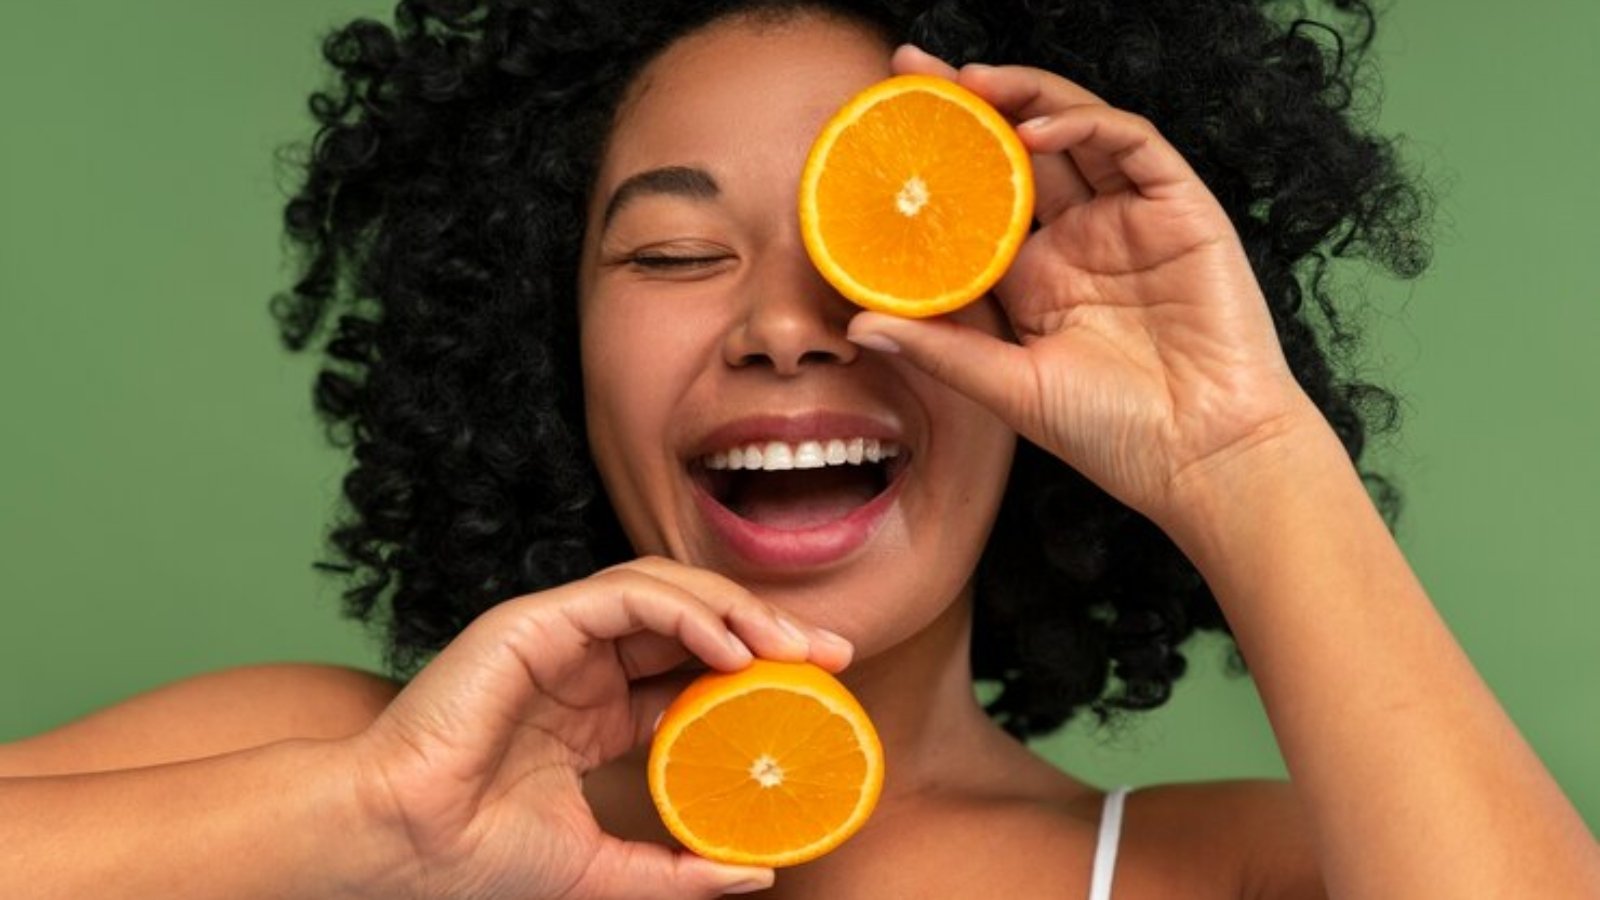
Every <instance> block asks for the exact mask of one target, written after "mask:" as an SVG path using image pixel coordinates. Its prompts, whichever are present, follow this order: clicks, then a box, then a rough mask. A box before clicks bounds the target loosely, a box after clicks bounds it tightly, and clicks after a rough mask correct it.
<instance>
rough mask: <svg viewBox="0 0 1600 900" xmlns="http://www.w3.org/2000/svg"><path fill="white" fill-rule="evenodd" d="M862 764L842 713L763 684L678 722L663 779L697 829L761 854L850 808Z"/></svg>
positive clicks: (828, 829)
mask: <svg viewBox="0 0 1600 900" xmlns="http://www.w3.org/2000/svg"><path fill="white" fill-rule="evenodd" d="M774 712H776V713H777V714H776V715H774ZM866 774H867V759H866V756H865V754H863V753H862V752H861V750H860V748H859V746H858V742H857V738H856V735H855V732H854V729H852V728H851V727H850V725H849V723H848V722H846V721H845V720H844V719H843V718H841V717H839V716H838V715H836V714H834V713H833V712H832V711H830V710H829V709H828V708H827V707H826V706H824V705H823V704H821V703H819V702H818V701H816V700H814V699H812V698H810V697H806V696H803V695H800V694H794V693H790V692H787V691H779V690H776V689H772V688H767V689H762V690H757V691H752V692H750V693H749V694H745V695H743V696H740V697H735V698H733V699H731V700H728V701H726V702H725V703H723V704H721V705H719V706H717V707H716V708H714V709H712V710H710V711H709V712H707V713H706V714H705V715H703V716H701V717H700V718H698V719H697V720H695V721H694V722H692V723H690V724H689V725H688V726H686V727H685V728H684V730H683V732H682V734H680V735H679V736H678V739H677V741H676V742H675V743H674V745H673V751H672V759H671V761H670V762H668V763H667V766H666V782H665V784H666V790H667V793H668V794H669V795H670V796H671V797H672V798H673V804H674V807H675V808H676V810H677V812H678V815H679V816H680V817H681V818H682V821H683V824H684V825H685V826H687V827H688V828H689V829H690V830H692V831H693V832H694V833H695V834H696V835H697V836H698V837H699V838H701V839H702V840H704V841H706V842H708V843H710V844H715V845H722V846H737V847H739V848H741V849H742V850H744V851H747V852H750V853H754V854H763V855H764V854H778V853H783V852H786V851H789V850H792V849H794V848H795V847H797V846H805V845H809V844H813V843H815V842H817V841H820V840H822V839H824V838H826V837H827V836H828V835H829V834H830V833H832V832H833V831H835V830H837V829H838V828H839V826H840V825H842V824H843V823H844V822H845V821H847V820H848V819H849V818H850V816H851V815H852V813H854V812H855V809H856V805H857V803H858V801H859V799H860V795H861V785H862V783H863V781H864V780H865V779H866ZM763 778H764V779H766V780H768V781H773V782H774V783H772V784H770V785H764V784H763V781H762V779H763Z"/></svg>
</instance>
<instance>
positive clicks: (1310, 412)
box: [1157, 399, 1365, 574]
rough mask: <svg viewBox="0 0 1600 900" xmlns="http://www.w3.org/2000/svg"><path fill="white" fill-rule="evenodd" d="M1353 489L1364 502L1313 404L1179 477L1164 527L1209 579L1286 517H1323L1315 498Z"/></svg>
mask: <svg viewBox="0 0 1600 900" xmlns="http://www.w3.org/2000/svg"><path fill="white" fill-rule="evenodd" d="M1351 486H1354V487H1355V489H1356V490H1357V491H1358V492H1359V493H1361V494H1362V496H1363V497H1365V488H1364V487H1363V486H1362V485H1361V480H1360V475H1359V474H1358V473H1357V472H1356V469H1355V466H1354V464H1353V463H1352V461H1351V460H1350V456H1349V454H1348V453H1347V452H1346V450H1345V448H1344V445H1343V443H1342V442H1341V441H1340V440H1339V436H1338V434H1337V433H1335V432H1334V430H1333V427H1332V426H1331V425H1329V424H1328V421H1327V420H1326V419H1325V418H1323V416H1322V413H1321V411H1320V410H1318V409H1317V408H1316V406H1314V405H1313V404H1312V403H1311V402H1310V400H1309V399H1307V400H1306V401H1305V402H1304V404H1303V405H1302V406H1300V407H1298V408H1296V409H1295V410H1293V411H1292V412H1290V413H1287V414H1285V415H1283V416H1281V417H1279V418H1277V419H1275V420H1273V421H1272V422H1271V423H1269V424H1267V425H1265V426H1263V427H1262V428H1260V429H1258V430H1257V432H1255V433H1254V434H1252V435H1251V437H1250V438H1249V439H1248V440H1244V441H1240V442H1238V443H1236V444H1235V445H1233V446H1232V447H1230V448H1228V450H1227V451H1225V452H1222V453H1218V454H1214V455H1212V456H1211V457H1209V458H1207V459H1205V460H1201V461H1199V462H1197V463H1195V464H1192V465H1190V466H1188V467H1187V468H1185V469H1184V470H1183V471H1182V472H1180V473H1179V474H1178V476H1177V477H1176V478H1174V479H1173V482H1172V490H1171V491H1170V492H1169V503H1168V505H1167V509H1168V510H1169V512H1168V514H1167V515H1165V516H1162V517H1161V518H1158V519H1157V524H1159V525H1161V527H1162V528H1163V529H1164V530H1165V531H1166V532H1167V533H1168V535H1170V536H1171V537H1172V539H1173V540H1174V541H1175V542H1176V543H1177V544H1178V546H1179V548H1180V549H1182V550H1183V551H1184V553H1185V554H1187V555H1188V556H1189V558H1190V559H1191V560H1192V561H1193V562H1194V563H1195V564H1196V566H1197V567H1198V568H1199V569H1200V570H1201V572H1202V574H1205V573H1207V572H1208V570H1210V569H1212V568H1213V567H1214V566H1217V565H1221V564H1222V563H1223V562H1224V561H1226V560H1227V559H1229V558H1231V557H1233V556H1235V555H1237V553H1238V552H1244V553H1246V554H1248V553H1251V552H1253V551H1252V549H1251V548H1252V547H1255V548H1257V549H1259V547H1260V546H1261V544H1260V542H1261V541H1263V540H1267V539H1269V538H1270V531H1271V529H1272V528H1277V527H1282V526H1283V525H1284V524H1285V523H1286V520H1285V517H1287V518H1288V520H1293V519H1294V517H1295V516H1297V515H1300V514H1302V513H1303V514H1304V515H1306V516H1309V517H1311V518H1313V519H1314V518H1316V510H1315V506H1316V504H1317V503H1318V502H1320V501H1318V500H1317V499H1315V498H1317V497H1319V496H1320V497H1326V496H1327V494H1328V491H1330V490H1331V491H1335V492H1340V491H1344V490H1347V489H1348V488H1350V487H1351ZM1268 522H1271V523H1273V524H1272V525H1271V526H1270V527H1268V528H1265V529H1264V528H1263V526H1264V525H1266V524H1267V523H1268Z"/></svg>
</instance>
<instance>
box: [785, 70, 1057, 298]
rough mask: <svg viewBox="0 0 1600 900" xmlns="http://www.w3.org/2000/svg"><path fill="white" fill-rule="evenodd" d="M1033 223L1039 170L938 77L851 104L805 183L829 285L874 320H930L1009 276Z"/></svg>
mask: <svg viewBox="0 0 1600 900" xmlns="http://www.w3.org/2000/svg"><path fill="white" fill-rule="evenodd" d="M1032 221H1033V165H1032V163H1031V161H1030V160H1029V158H1028V151H1027V149H1026V148H1025V147H1023V145H1022V141H1021V139H1020V138H1018V137H1017V132H1016V130H1015V129H1014V128H1013V127H1012V126H1011V123H1009V122H1007V121H1006V119H1005V117H1004V116H1002V115H1000V113H999V112H997V111H995V109H994V108H993V107H992V106H990V105H989V104H988V103H987V102H985V101H984V100H983V98H981V97H979V96H978V95H976V94H974V93H972V92H971V91H969V90H967V89H966V88H963V87H961V86H960V85H958V84H956V83H955V82H952V81H949V80H947V79H944V78H935V77H933V76H929V75H900V76H897V77H894V78H890V79H888V80H887V81H880V82H878V83H877V84H875V85H872V86H871V87H869V88H867V89H866V90H865V91H863V92H861V93H860V94H857V95H856V96H855V97H854V98H852V99H851V100H850V101H849V102H847V103H846V104H845V105H844V106H843V107H842V108H841V109H840V110H839V111H838V112H837V113H835V114H834V115H833V118H831V119H829V120H828V123H827V124H826V125H824V126H823V129H822V133H821V135H819V136H818V137H817V140H816V142H815V143H814V144H813V145H812V147H811V154H810V156H808V157H807V159H806V165H805V170H804V172H803V173H802V174H801V176H800V232H801V235H802V236H803V238H804V240H805V246H806V252H807V253H808V254H809V255H810V256H811V260H812V262H813V263H814V264H815V265H816V267H817V269H818V270H819V271H820V272H821V273H822V275H823V277H824V278H826V279H828V281H829V282H830V283H832V284H833V286H834V287H835V288H836V289H837V290H838V291H839V293H841V294H843V295H845V296H846V297H849V298H850V299H851V300H853V301H855V302H856V303H857V304H859V305H861V306H864V307H866V308H867V309H874V310H879V311H881V312H887V313H893V314H895V315H900V316H912V317H922V316H932V315H938V314H940V313H945V312H949V311H950V310H953V309H955V308H957V307H959V306H961V305H963V304H966V303H969V302H971V301H973V300H975V299H977V298H978V297H981V296H983V294H984V292H986V291H988V290H989V289H990V288H991V287H993V286H994V283H995V282H997V281H999V280H1000V277H1001V276H1002V275H1004V274H1005V271H1006V268H1007V267H1008V266H1010V265H1011V260H1012V259H1014V258H1015V257H1016V255H1017V250H1018V249H1019V248H1021V246H1022V242H1023V240H1024V239H1025V238H1027V236H1028V227H1029V225H1030V224H1031V223H1032Z"/></svg>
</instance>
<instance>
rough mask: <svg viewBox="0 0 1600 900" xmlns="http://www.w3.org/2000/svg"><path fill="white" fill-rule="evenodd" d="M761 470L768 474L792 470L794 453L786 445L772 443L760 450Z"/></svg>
mask: <svg viewBox="0 0 1600 900" xmlns="http://www.w3.org/2000/svg"><path fill="white" fill-rule="evenodd" d="M761 468H763V469H766V470H767V471H769V472H782V471H784V470H785V469H792V468H794V452H793V451H791V450H790V449H789V445H788V444H780V443H778V442H777V441H773V442H772V443H770V444H768V445H767V446H765V447H763V448H762V450H761Z"/></svg>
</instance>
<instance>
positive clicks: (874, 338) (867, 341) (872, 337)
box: [850, 332, 900, 353]
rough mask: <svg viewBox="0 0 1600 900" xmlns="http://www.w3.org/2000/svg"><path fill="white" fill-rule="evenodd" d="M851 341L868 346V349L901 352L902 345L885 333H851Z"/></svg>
mask: <svg viewBox="0 0 1600 900" xmlns="http://www.w3.org/2000/svg"><path fill="white" fill-rule="evenodd" d="M850 342H851V343H852V344H856V345H858V346H861V347H866V348H867V349H868V350H877V351H878V352H880V353H899V352H900V345H899V344H896V343H895V342H894V340H893V339H892V338H890V337H889V336H888V335H884V334H873V333H871V332H869V333H867V334H852V335H850Z"/></svg>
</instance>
